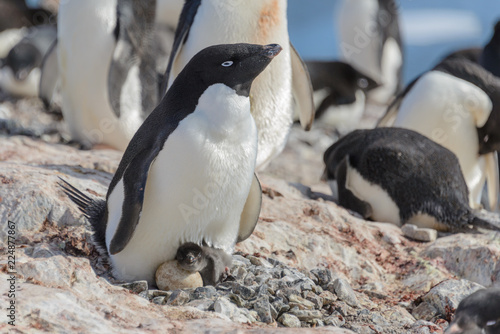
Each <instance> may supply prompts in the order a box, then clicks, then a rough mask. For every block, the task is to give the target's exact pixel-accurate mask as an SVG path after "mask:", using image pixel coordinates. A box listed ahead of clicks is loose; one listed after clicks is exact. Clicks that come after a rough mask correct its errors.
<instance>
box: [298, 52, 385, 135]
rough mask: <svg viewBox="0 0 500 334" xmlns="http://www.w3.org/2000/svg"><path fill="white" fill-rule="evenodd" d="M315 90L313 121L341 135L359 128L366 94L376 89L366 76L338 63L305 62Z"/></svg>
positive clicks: (345, 64)
mask: <svg viewBox="0 0 500 334" xmlns="http://www.w3.org/2000/svg"><path fill="white" fill-rule="evenodd" d="M306 65H307V68H308V70H309V75H310V77H311V83H312V86H313V89H314V106H315V108H316V112H315V117H316V119H318V120H320V121H321V122H323V123H325V124H328V125H330V126H332V127H334V128H335V129H336V130H337V132H338V133H339V134H341V135H343V134H346V133H347V132H350V131H352V130H354V129H356V128H357V127H358V126H359V122H360V120H361V117H362V116H363V112H364V110H365V102H366V94H367V93H368V92H369V91H371V90H372V89H374V88H376V87H378V84H377V83H376V82H375V81H374V80H373V79H371V78H370V77H369V76H367V75H365V74H363V73H361V72H360V71H358V70H356V69H355V68H354V67H352V66H351V65H349V64H347V63H344V62H341V61H307V62H306Z"/></svg>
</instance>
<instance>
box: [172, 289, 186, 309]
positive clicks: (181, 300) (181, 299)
mask: <svg viewBox="0 0 500 334" xmlns="http://www.w3.org/2000/svg"><path fill="white" fill-rule="evenodd" d="M188 301H189V294H188V293H187V292H185V291H182V290H175V291H174V292H173V293H172V294H171V295H170V297H168V300H167V305H170V306H181V305H184V304H186V303H187V302H188Z"/></svg>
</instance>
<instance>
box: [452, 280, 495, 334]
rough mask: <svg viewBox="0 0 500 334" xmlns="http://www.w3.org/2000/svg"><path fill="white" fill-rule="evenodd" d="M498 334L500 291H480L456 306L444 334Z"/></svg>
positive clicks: (490, 289)
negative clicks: (453, 316) (453, 315)
mask: <svg viewBox="0 0 500 334" xmlns="http://www.w3.org/2000/svg"><path fill="white" fill-rule="evenodd" d="M498 333H500V289H499V288H489V289H481V290H478V291H476V292H474V293H473V294H471V295H469V296H468V297H466V298H464V299H463V300H462V301H461V302H460V304H458V307H457V311H456V312H455V318H454V319H453V321H452V322H451V323H450V326H449V327H448V329H447V330H446V332H445V334H498Z"/></svg>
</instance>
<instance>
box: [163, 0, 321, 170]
mask: <svg viewBox="0 0 500 334" xmlns="http://www.w3.org/2000/svg"><path fill="white" fill-rule="evenodd" d="M286 9H287V1H286V0H252V1H236V0H186V2H185V4H184V8H183V10H182V14H181V17H180V19H179V25H178V27H177V31H176V36H175V42H174V46H173V50H172V55H171V56H170V60H169V65H168V68H167V73H166V78H165V87H164V89H163V91H165V90H166V87H168V86H169V85H170V84H171V83H172V82H173V80H174V79H175V77H176V76H177V75H178V74H179V73H180V71H181V70H182V69H183V68H184V66H185V65H186V64H187V62H188V61H189V60H190V59H191V58H192V57H193V56H194V55H195V54H196V53H197V52H198V51H200V50H202V49H203V48H205V47H207V46H210V45H214V44H225V43H256V44H270V43H277V44H279V45H281V46H282V47H283V51H282V52H281V54H280V57H279V58H277V59H276V60H275V61H273V62H272V63H271V64H270V65H269V67H268V68H267V69H266V70H264V71H263V72H262V74H261V75H260V76H259V77H258V78H257V79H256V80H255V82H254V84H253V85H252V91H251V92H250V99H251V106H252V116H253V117H254V119H255V123H256V124H257V128H258V129H259V150H258V154H257V169H260V170H261V169H263V168H264V167H265V166H266V165H267V164H268V163H269V162H270V161H271V160H272V159H273V158H274V157H276V156H277V155H278V154H279V153H281V151H282V150H283V148H284V147H285V144H286V140H287V138H288V133H289V131H290V127H291V125H292V122H293V114H294V105H293V102H294V100H295V107H296V108H297V110H298V114H299V117H300V123H301V124H302V126H303V127H304V128H305V129H306V130H308V129H309V128H310V127H311V125H312V122H313V120H314V102H313V98H312V87H311V83H310V79H309V75H308V72H307V69H306V67H305V64H304V63H303V62H302V59H301V58H300V56H299V55H298V54H297V52H296V50H295V49H294V48H293V46H292V45H291V44H290V40H289V36H288V25H287V15H286Z"/></svg>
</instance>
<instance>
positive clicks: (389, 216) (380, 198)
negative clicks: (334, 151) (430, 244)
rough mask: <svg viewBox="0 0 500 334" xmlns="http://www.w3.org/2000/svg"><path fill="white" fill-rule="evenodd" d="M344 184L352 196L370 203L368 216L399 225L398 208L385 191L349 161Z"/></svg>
mask: <svg viewBox="0 0 500 334" xmlns="http://www.w3.org/2000/svg"><path fill="white" fill-rule="evenodd" d="M347 161H349V160H347ZM345 186H346V189H348V190H350V191H351V192H352V194H353V195H354V196H356V197H357V198H359V199H360V200H361V201H363V202H366V203H368V204H370V206H371V208H372V215H371V217H370V218H372V219H373V220H375V221H379V222H388V223H392V224H395V225H397V226H401V218H400V215H399V208H398V206H397V205H396V203H395V202H394V200H393V199H392V198H391V197H390V196H389V194H388V193H387V191H385V190H384V189H383V188H382V187H381V186H379V185H378V184H375V183H372V182H370V181H368V180H367V179H365V178H364V177H363V176H362V175H361V174H360V173H359V172H358V171H357V170H356V169H355V168H353V167H352V166H351V165H350V164H349V162H348V163H347V173H346V185H345Z"/></svg>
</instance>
